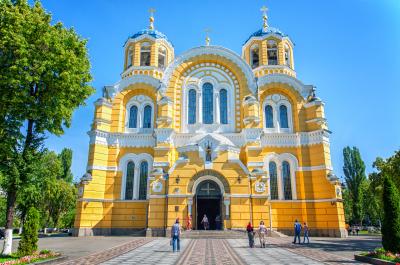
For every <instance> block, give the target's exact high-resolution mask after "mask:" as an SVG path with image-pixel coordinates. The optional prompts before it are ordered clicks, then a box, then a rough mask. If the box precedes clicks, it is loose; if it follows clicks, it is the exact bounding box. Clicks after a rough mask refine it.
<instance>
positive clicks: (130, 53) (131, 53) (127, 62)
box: [126, 48, 133, 68]
mask: <svg viewBox="0 0 400 265" xmlns="http://www.w3.org/2000/svg"><path fill="white" fill-rule="evenodd" d="M132 56H133V51H132V48H129V50H128V57H127V58H126V68H129V67H131V66H132Z"/></svg>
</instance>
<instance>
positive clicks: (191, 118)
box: [188, 89, 196, 124]
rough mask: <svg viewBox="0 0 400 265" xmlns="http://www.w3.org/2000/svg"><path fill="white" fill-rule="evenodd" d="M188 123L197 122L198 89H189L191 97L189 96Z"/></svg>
mask: <svg viewBox="0 0 400 265" xmlns="http://www.w3.org/2000/svg"><path fill="white" fill-rule="evenodd" d="M188 101H189V104H188V108H189V109H188V123H189V124H195V123H196V90H194V89H190V90H189V97H188Z"/></svg>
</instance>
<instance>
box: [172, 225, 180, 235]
mask: <svg viewBox="0 0 400 265" xmlns="http://www.w3.org/2000/svg"><path fill="white" fill-rule="evenodd" d="M172 234H173V235H174V236H178V235H179V225H178V224H174V225H173V226H172Z"/></svg>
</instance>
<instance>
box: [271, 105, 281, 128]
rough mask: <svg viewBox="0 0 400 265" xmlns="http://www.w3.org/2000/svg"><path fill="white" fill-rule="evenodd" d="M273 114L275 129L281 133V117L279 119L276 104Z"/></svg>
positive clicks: (273, 107)
mask: <svg viewBox="0 0 400 265" xmlns="http://www.w3.org/2000/svg"><path fill="white" fill-rule="evenodd" d="M272 113H273V114H274V128H275V131H277V132H280V130H281V129H280V128H281V126H280V124H279V117H278V115H279V112H278V106H277V105H276V104H274V105H273V106H272Z"/></svg>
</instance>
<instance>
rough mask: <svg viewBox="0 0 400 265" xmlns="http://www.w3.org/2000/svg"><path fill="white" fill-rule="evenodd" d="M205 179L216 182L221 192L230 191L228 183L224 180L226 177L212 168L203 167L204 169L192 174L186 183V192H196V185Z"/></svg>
mask: <svg viewBox="0 0 400 265" xmlns="http://www.w3.org/2000/svg"><path fill="white" fill-rule="evenodd" d="M207 177H213V178H207ZM206 179H210V180H213V181H214V182H216V183H217V184H218V186H219V187H220V189H221V192H222V194H224V193H228V194H229V193H231V189H230V186H229V183H228V181H227V180H226V178H225V177H224V175H222V174H221V173H219V172H218V171H216V170H212V169H205V170H202V171H199V172H197V173H196V174H194V175H193V176H192V178H191V179H190V181H189V183H188V185H187V192H188V193H191V194H193V195H194V194H195V193H196V188H197V186H198V185H199V184H200V183H201V182H202V181H203V180H206Z"/></svg>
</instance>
